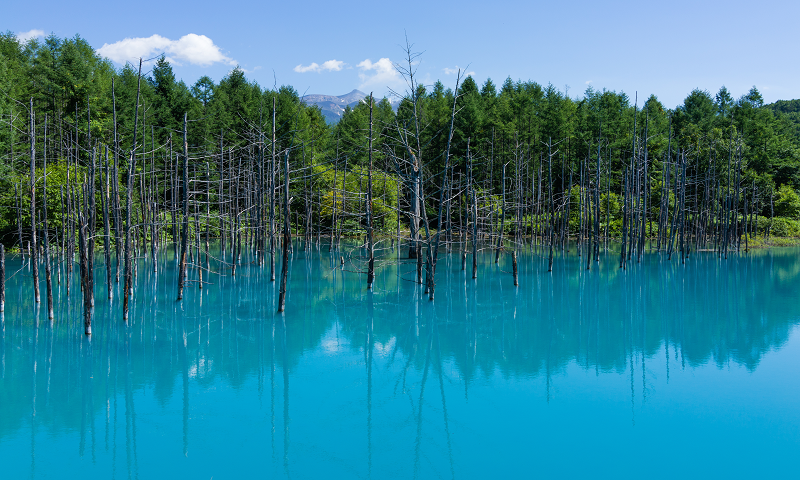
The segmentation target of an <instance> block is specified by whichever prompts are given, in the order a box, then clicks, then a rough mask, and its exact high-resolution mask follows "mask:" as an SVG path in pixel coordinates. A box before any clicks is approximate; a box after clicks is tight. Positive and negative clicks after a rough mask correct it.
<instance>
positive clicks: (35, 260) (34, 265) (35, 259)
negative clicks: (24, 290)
mask: <svg viewBox="0 0 800 480" xmlns="http://www.w3.org/2000/svg"><path fill="white" fill-rule="evenodd" d="M29 132H30V146H31V152H30V153H31V179H30V188H29V190H30V195H31V248H30V251H29V252H28V253H29V254H30V256H31V270H32V271H33V298H34V300H35V301H36V303H39V302H40V301H41V300H40V298H39V246H38V244H37V242H36V125H35V117H34V115H33V97H31V101H30V130H29ZM20 247H22V246H21V245H20Z"/></svg>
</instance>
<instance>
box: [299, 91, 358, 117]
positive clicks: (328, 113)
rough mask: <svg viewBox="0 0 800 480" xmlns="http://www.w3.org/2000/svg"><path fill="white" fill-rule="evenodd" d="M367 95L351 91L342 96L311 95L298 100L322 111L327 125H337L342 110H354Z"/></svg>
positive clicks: (342, 112)
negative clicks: (348, 108)
mask: <svg viewBox="0 0 800 480" xmlns="http://www.w3.org/2000/svg"><path fill="white" fill-rule="evenodd" d="M367 96H368V95H367V94H366V93H364V92H362V91H360V90H358V89H353V90H352V91H351V92H349V93H345V94H344V95H326V94H319V93H312V94H310V95H303V97H302V98H301V99H300V101H301V102H303V103H305V104H306V105H316V106H318V107H319V109H320V110H321V111H322V115H323V116H324V117H325V120H326V121H328V123H338V122H339V120H341V118H342V115H343V114H344V110H345V108H347V107H350V108H354V107H355V106H356V105H358V103H359V102H361V101H362V100H364V99H365V98H367Z"/></svg>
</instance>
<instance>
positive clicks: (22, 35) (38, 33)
mask: <svg viewBox="0 0 800 480" xmlns="http://www.w3.org/2000/svg"><path fill="white" fill-rule="evenodd" d="M40 37H44V30H38V29H36V28H34V29H33V30H29V31H27V32H19V33H18V34H17V40H19V41H20V43H26V42H27V41H28V40H31V39H34V38H40Z"/></svg>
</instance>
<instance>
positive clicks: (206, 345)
mask: <svg viewBox="0 0 800 480" xmlns="http://www.w3.org/2000/svg"><path fill="white" fill-rule="evenodd" d="M346 253H347V254H346V256H347V257H348V258H350V259H354V261H352V262H351V261H348V263H347V265H346V268H345V271H342V270H340V269H338V268H337V267H338V265H339V257H340V256H341V255H340V254H339V253H335V254H334V255H331V254H330V253H329V252H328V251H327V246H323V247H322V248H321V249H320V250H318V249H317V248H316V247H315V248H313V249H311V251H309V252H304V251H303V250H302V249H301V248H300V247H299V246H296V248H295V251H294V254H293V261H292V270H291V275H290V286H289V296H288V300H287V312H286V313H285V315H276V314H274V312H275V310H276V299H277V287H278V286H277V284H276V283H272V282H270V281H269V277H268V270H267V269H266V268H263V269H262V268H259V267H254V266H241V267H240V268H239V269H238V270H237V275H236V277H231V276H226V277H221V276H219V275H217V274H211V275H210V276H209V275H206V278H205V280H206V281H208V282H210V284H208V285H206V286H205V288H204V289H203V290H199V289H197V285H196V284H192V286H191V287H190V288H189V289H188V290H187V293H186V295H185V299H184V301H183V302H181V303H176V302H175V301H174V299H175V296H176V275H175V271H174V270H175V267H174V263H173V257H172V254H171V253H169V254H167V255H164V256H162V259H161V262H162V263H160V264H159V272H158V273H157V274H154V273H153V272H152V265H150V264H146V263H141V264H140V267H139V272H138V277H137V287H136V295H135V299H134V304H133V308H132V310H131V321H130V324H129V325H125V324H123V323H122V322H121V309H120V301H119V300H118V298H119V288H117V289H116V291H115V298H114V301H113V302H112V304H111V306H109V303H108V301H107V300H105V284H104V281H105V273H104V270H103V267H102V265H99V266H98V269H97V280H96V282H97V285H96V292H97V294H96V298H97V302H96V307H95V308H96V310H95V319H94V324H93V335H92V338H91V340H87V339H86V338H85V337H84V336H83V335H82V332H83V327H82V325H81V321H82V315H81V308H82V307H81V302H80V298H79V296H78V293H79V287H78V284H77V283H74V286H73V287H72V297H71V299H70V300H69V301H68V300H67V299H66V296H65V293H66V292H65V290H66V289H65V285H64V277H63V276H62V283H61V285H57V286H56V287H55V288H56V319H55V322H54V324H53V325H52V326H51V325H50V323H49V322H48V321H47V320H46V314H45V312H44V310H45V308H43V307H44V303H43V307H42V308H41V309H40V311H39V312H38V313H37V311H36V310H35V309H34V308H33V307H32V305H31V303H32V302H31V298H32V293H31V286H30V284H31V282H30V278H29V276H26V275H29V273H28V272H27V270H26V269H25V268H24V267H23V268H22V270H21V271H20V272H19V273H17V274H16V275H15V276H13V277H12V278H10V279H9V281H8V285H7V292H8V294H7V301H6V313H5V317H4V321H3V326H2V333H0V348H1V350H0V361H1V362H2V364H1V365H0V372H1V373H0V465H1V467H0V468H1V469H2V470H0V472H2V473H0V477H2V478H9V479H16V478H58V479H64V478H84V479H85V478H140V479H149V478H196V479H210V478H212V477H213V478H214V479H228V478H234V479H238V478H282V477H287V478H289V477H291V478H323V477H324V478H504V477H515V478H518V477H524V478H533V477H537V478H579V477H580V478H699V477H709V478H723V477H727V478H787V477H788V478H794V477H796V475H797V452H798V449H799V448H800V408H799V407H800V395H799V394H800V330H799V329H798V327H797V325H798V323H799V322H800V250H799V249H773V250H762V251H757V252H751V253H749V254H741V255H739V256H735V255H733V256H731V257H729V258H728V259H727V260H721V259H719V258H718V257H717V256H715V255H714V254H710V253H698V254H693V255H692V256H691V257H690V258H689V259H688V260H687V263H686V265H685V266H682V265H680V264H679V263H678V262H677V261H674V260H673V261H672V262H667V261H665V260H664V259H659V257H658V256H657V255H655V254H650V255H645V257H644V259H643V261H642V264H638V265H637V264H636V263H635V262H634V263H632V264H630V266H629V268H628V270H627V271H624V272H623V271H621V270H619V269H618V268H617V261H616V255H614V254H610V256H608V257H603V258H602V262H601V263H600V265H599V267H598V266H597V265H595V264H594V263H593V264H592V270H590V271H586V270H585V266H584V264H583V260H582V259H580V258H578V257H576V256H574V255H568V256H566V257H561V256H557V257H556V260H555V264H554V269H553V273H552V274H551V273H547V264H546V257H545V256H544V254H542V253H537V252H529V251H521V252H520V277H519V283H520V286H519V287H518V288H514V286H513V279H512V276H511V274H510V271H511V265H510V258H508V257H507V256H504V257H503V258H502V259H501V262H500V264H499V265H495V264H494V263H493V259H494V256H493V254H491V253H490V252H486V253H485V254H484V255H483V256H482V257H481V259H480V260H481V262H480V271H479V278H478V279H477V281H473V280H472V279H471V278H470V275H465V274H464V272H462V271H461V270H460V267H461V263H460V259H459V258H458V255H457V254H454V255H453V256H452V258H451V259H450V260H442V261H440V263H439V271H438V273H437V290H436V292H437V293H436V300H435V302H433V303H431V302H429V301H428V300H427V296H423V295H422V293H421V292H420V291H419V290H418V287H417V286H416V285H415V284H414V283H413V282H411V281H409V280H411V279H412V278H413V275H414V274H413V270H414V269H415V266H414V265H413V264H409V263H398V262H397V261H396V260H393V259H392V258H393V257H392V253H391V252H390V251H389V252H386V256H387V257H389V258H388V259H386V260H384V261H383V262H381V263H380V265H381V266H380V268H379V271H378V275H377V278H376V281H375V290H374V292H368V291H367V290H366V288H365V287H366V278H365V277H366V276H365V275H364V274H361V273H359V272H357V271H356V270H357V269H358V268H359V267H360V265H361V263H360V261H359V260H358V259H357V257H358V253H359V252H358V251H357V250H349V251H348V252H346ZM248 261H249V260H248ZM245 263H246V262H245ZM212 267H213V262H212ZM20 268H21V265H20V262H19V260H14V259H11V260H9V261H8V270H9V275H10V274H11V273H13V272H14V271H17V270H18V269H20ZM468 268H469V267H468ZM212 269H213V268H212ZM194 275H195V274H194V273H192V274H191V275H190V278H194ZM42 290H44V285H42ZM44 298H45V297H44V295H43V296H42V300H43V302H44ZM37 314H38V317H37ZM37 318H38V326H37V325H36V323H37Z"/></svg>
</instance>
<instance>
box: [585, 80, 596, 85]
mask: <svg viewBox="0 0 800 480" xmlns="http://www.w3.org/2000/svg"><path fill="white" fill-rule="evenodd" d="M593 81H594V80H586V81H585V82H583V83H585V84H586V85H589V84H590V83H592V82H593Z"/></svg>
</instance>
